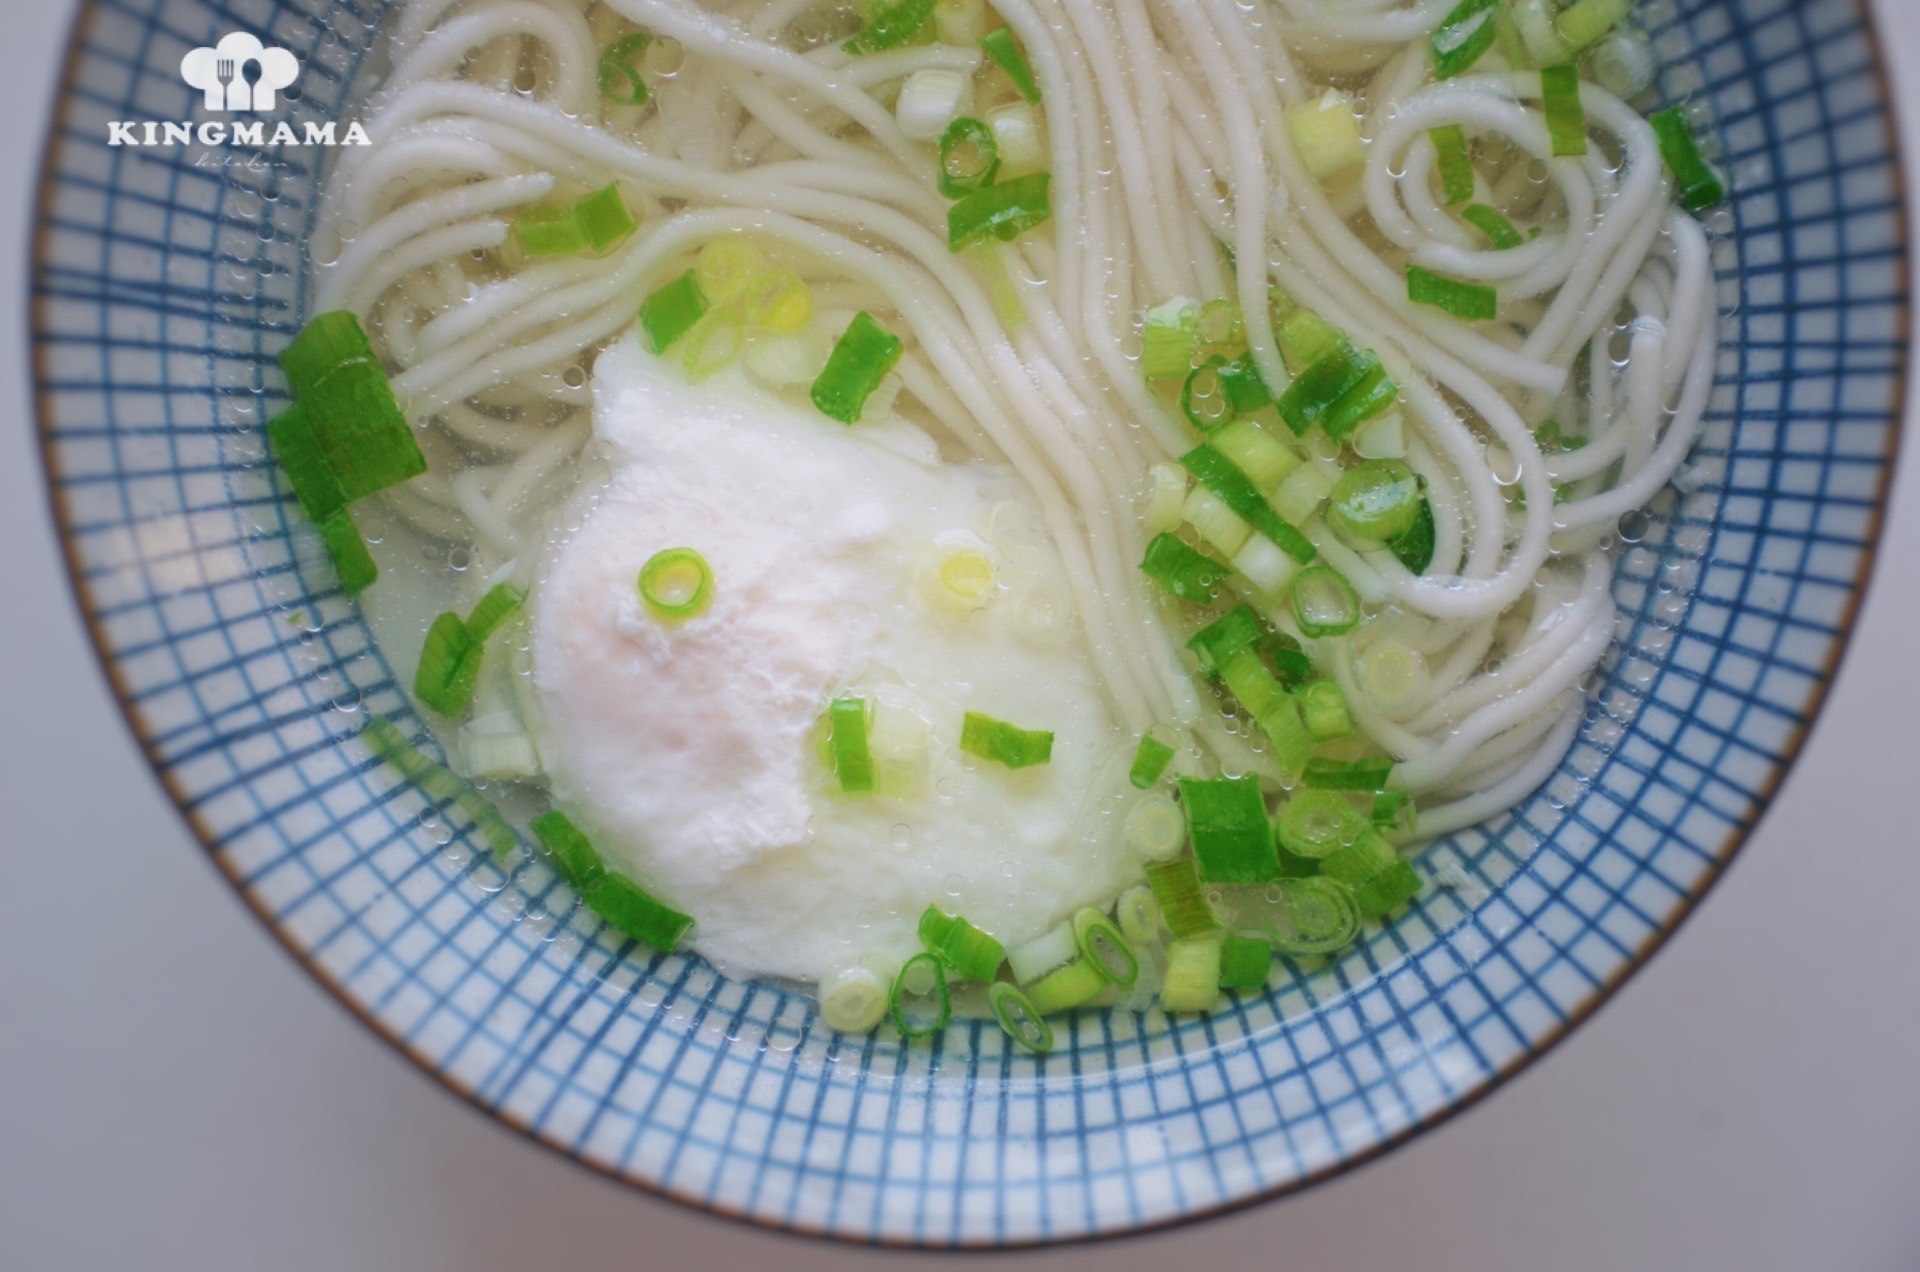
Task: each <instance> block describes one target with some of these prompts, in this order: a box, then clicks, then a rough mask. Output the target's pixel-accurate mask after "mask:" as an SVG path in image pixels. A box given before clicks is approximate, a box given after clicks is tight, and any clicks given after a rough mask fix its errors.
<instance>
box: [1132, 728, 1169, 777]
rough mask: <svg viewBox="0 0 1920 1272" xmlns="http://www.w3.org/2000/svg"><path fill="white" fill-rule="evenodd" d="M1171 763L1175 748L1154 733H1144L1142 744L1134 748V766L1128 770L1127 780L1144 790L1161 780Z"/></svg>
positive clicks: (1141, 739) (1141, 738)
mask: <svg viewBox="0 0 1920 1272" xmlns="http://www.w3.org/2000/svg"><path fill="white" fill-rule="evenodd" d="M1171 763H1173V748H1172V747H1170V746H1168V745H1167V744H1166V743H1165V742H1162V741H1161V740H1160V739H1159V738H1156V737H1154V736H1153V734H1151V733H1143V734H1141V735H1140V745H1139V746H1137V747H1135V748H1134V752H1133V767H1131V768H1129V769H1128V770H1127V781H1128V782H1129V783H1130V784H1131V785H1132V786H1133V788H1134V789H1135V790H1140V791H1144V790H1146V789H1147V788H1148V787H1150V786H1152V785H1153V784H1154V783H1155V782H1158V781H1159V780H1160V778H1161V776H1162V775H1163V774H1165V773H1166V771H1167V765H1169V764H1171Z"/></svg>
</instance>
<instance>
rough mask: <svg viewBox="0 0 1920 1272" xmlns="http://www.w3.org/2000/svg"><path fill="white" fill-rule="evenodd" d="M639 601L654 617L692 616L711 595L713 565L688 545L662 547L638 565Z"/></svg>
mask: <svg viewBox="0 0 1920 1272" xmlns="http://www.w3.org/2000/svg"><path fill="white" fill-rule="evenodd" d="M638 586H639V589H640V600H641V602H642V603H644V604H645V605H646V607H647V609H648V610H649V611H651V612H652V613H653V614H654V616H655V617H657V618H665V619H673V620H675V621H678V620H681V619H687V618H692V617H693V616H694V615H695V614H698V613H699V612H700V611H701V610H703V609H705V608H706V607H707V602H708V600H710V599H711V598H712V596H713V568H712V567H711V566H709V565H708V564H707V559H706V558H705V557H703V556H701V555H700V554H699V553H698V552H696V551H694V550H693V549H692V548H666V549H663V550H662V551H659V552H656V553H654V554H653V555H652V556H650V557H648V558H647V561H646V564H645V565H642V566H641V567H640V578H639V583H638Z"/></svg>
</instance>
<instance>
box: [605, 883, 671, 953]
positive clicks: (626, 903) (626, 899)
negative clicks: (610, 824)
mask: <svg viewBox="0 0 1920 1272" xmlns="http://www.w3.org/2000/svg"><path fill="white" fill-rule="evenodd" d="M586 902H587V908H588V909H589V910H592V911H593V912H594V913H595V914H597V915H599V916H600V917H601V918H603V919H605V920H606V921H607V924H608V926H610V927H612V928H613V929H614V930H615V931H618V932H621V933H624V934H625V935H627V936H630V937H632V938H633V939H634V940H636V941H639V942H641V943H643V944H646V945H651V946H652V947H653V948H654V949H656V950H659V951H660V952H661V953H662V954H671V953H673V951H674V950H675V949H677V948H678V947H679V945H680V938H681V937H683V936H685V935H686V934H687V930H688V929H689V928H691V927H692V926H693V919H692V918H691V917H689V916H687V915H685V914H682V913H680V911H678V910H676V909H674V908H673V907H672V906H669V905H664V904H662V903H661V902H660V901H658V900H656V899H655V898H654V897H653V896H652V895H651V894H649V893H648V892H647V890H646V889H645V888H643V887H641V886H640V885H639V884H637V883H635V882H634V881H633V880H631V879H629V878H627V877H626V876H625V875H617V874H604V875H601V876H600V877H599V878H598V879H595V880H594V881H593V882H592V883H591V884H589V885H588V887H587V891H586Z"/></svg>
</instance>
